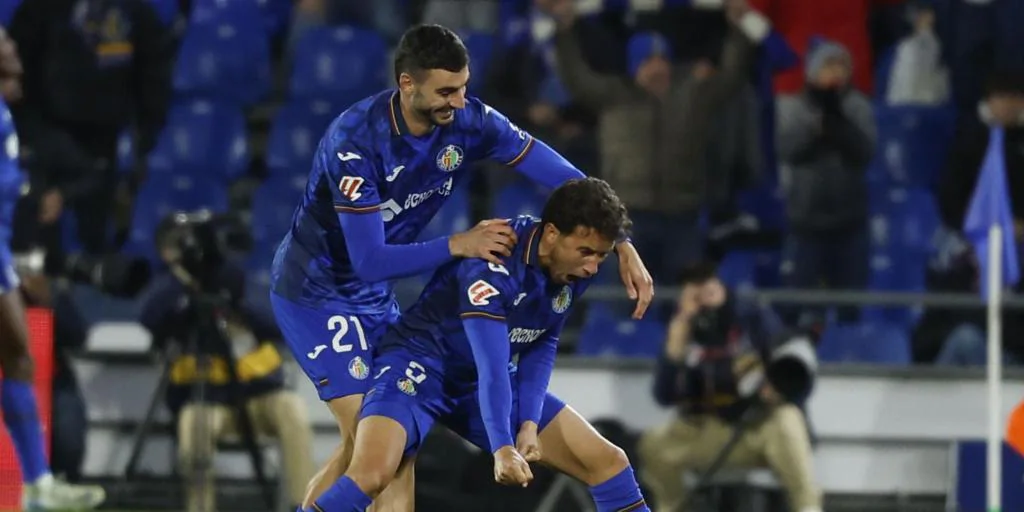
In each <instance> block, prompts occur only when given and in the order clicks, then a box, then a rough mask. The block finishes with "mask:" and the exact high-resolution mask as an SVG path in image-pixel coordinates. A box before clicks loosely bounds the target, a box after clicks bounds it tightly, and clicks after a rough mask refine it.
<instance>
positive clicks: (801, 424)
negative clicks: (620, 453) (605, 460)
mask: <svg viewBox="0 0 1024 512" xmlns="http://www.w3.org/2000/svg"><path fill="white" fill-rule="evenodd" d="M682 287H683V290H682V294H681V295H680V298H679V302H678V304H677V309H676V312H675V315H674V317H673V318H672V321H671V323H670V326H669V331H668V339H667V340H666V341H665V351H664V353H663V355H662V357H661V358H660V359H659V361H658V367H657V370H656V373H655V377H654V397H655V400H657V402H658V403H659V404H661V405H663V406H675V407H678V408H679V415H678V416H677V417H675V418H673V419H672V420H670V421H669V422H668V423H667V424H665V425H663V426H661V427H657V428H655V429H654V430H651V431H649V432H647V433H645V434H644V435H643V437H642V438H641V439H640V444H639V453H640V460H641V463H642V467H641V476H642V479H643V481H644V482H645V483H646V484H647V486H648V487H649V488H650V490H651V493H652V495H653V498H654V499H653V501H654V503H653V505H654V506H653V510H656V511H666V512H669V511H672V512H676V511H679V510H680V507H682V506H683V504H684V503H686V501H687V490H686V489H685V488H684V486H683V483H682V482H683V478H682V477H683V473H684V472H687V471H705V470H707V469H708V467H709V466H710V465H711V464H712V463H713V461H714V460H715V459H716V458H717V457H718V456H719V454H720V453H721V451H722V450H723V449H724V447H725V446H726V444H727V442H728V440H729V438H730V437H731V435H732V434H733V432H734V431H735V430H734V429H736V428H743V429H744V432H743V433H742V438H741V440H740V442H739V443H738V444H737V445H736V447H735V449H734V450H733V451H732V452H731V454H730V455H729V456H728V458H727V459H726V467H734V468H754V467H762V466H767V467H769V468H771V469H772V470H773V471H774V472H775V474H776V475H777V476H778V478H779V480H780V481H781V482H782V486H783V488H784V489H785V491H786V493H787V495H788V498H789V502H790V505H791V508H792V509H793V510H794V511H797V512H812V511H816V512H820V510H821V506H822V501H821V492H820V490H819V489H818V486H817V485H816V484H815V482H814V472H813V470H812V462H813V461H812V455H811V444H810V437H809V433H808V429H807V425H806V421H805V418H804V414H803V412H801V410H800V408H798V407H797V406H796V405H793V404H792V403H787V402H786V401H785V400H784V399H783V398H782V394H781V393H779V392H777V391H776V389H775V388H774V387H773V386H772V385H771V384H769V383H767V381H764V380H763V379H760V378H758V376H759V375H764V370H763V363H762V362H763V361H767V360H769V358H770V355H769V354H770V353H771V352H772V351H773V349H774V346H773V345H774V340H778V339H780V334H782V333H783V331H782V326H781V322H780V321H779V319H778V318H777V317H776V316H775V315H774V314H773V313H772V312H771V311H770V310H768V309H765V308H764V307H762V306H760V305H757V304H751V303H746V302H744V301H742V300H741V299H737V298H735V297H734V296H733V295H732V294H731V293H730V292H729V290H728V289H726V287H725V285H724V284H722V282H721V281H720V280H719V279H718V277H717V276H716V275H715V267H714V266H713V265H710V264H700V265H696V266H694V267H692V268H690V269H688V270H687V271H686V272H685V273H684V277H683V280H682ZM754 396H759V397H760V403H754V402H752V400H751V399H752V397H754ZM802 399H806V396H803V397H802ZM801 401H802V400H801ZM741 423H742V424H743V426H742V427H739V425H740V424H741Z"/></svg>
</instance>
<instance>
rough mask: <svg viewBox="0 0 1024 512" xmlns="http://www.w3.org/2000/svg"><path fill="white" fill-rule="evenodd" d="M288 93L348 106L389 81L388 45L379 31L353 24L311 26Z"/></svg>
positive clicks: (301, 43)
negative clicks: (352, 25) (323, 26)
mask: <svg viewBox="0 0 1024 512" xmlns="http://www.w3.org/2000/svg"><path fill="white" fill-rule="evenodd" d="M294 55H295V62H294V64H293V67H292V74H291V83H290V85H289V95H290V97H291V98H292V99H306V100H323V101H328V102H330V103H332V104H333V105H334V106H335V107H338V108H340V107H343V106H348V105H349V104H351V103H354V102H356V101H359V100H361V99H363V98H365V97H366V96H369V95H371V94H374V93H376V92H378V91H380V89H381V88H383V87H385V85H386V84H387V83H388V79H387V76H388V75H387V73H386V70H387V66H386V63H387V61H388V49H387V45H386V43H385V42H384V40H383V39H382V38H381V37H380V35H378V34H377V33H376V32H374V31H372V30H367V29H361V28H356V27H350V26H343V27H330V28H328V27H325V28H317V29H312V30H310V31H309V32H307V33H306V34H305V35H304V36H302V38H301V39H300V40H299V42H298V44H297V46H296V50H295V53H294Z"/></svg>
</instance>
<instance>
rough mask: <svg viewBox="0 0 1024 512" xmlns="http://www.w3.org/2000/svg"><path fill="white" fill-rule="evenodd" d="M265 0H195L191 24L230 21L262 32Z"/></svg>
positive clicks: (241, 26) (190, 18)
mask: <svg viewBox="0 0 1024 512" xmlns="http://www.w3.org/2000/svg"><path fill="white" fill-rule="evenodd" d="M262 3H263V0H193V1H192V10H191V12H190V13H189V20H188V21H189V24H190V25H200V24H218V23H225V22H226V23H230V24H232V25H235V26H237V27H238V28H241V29H244V30H246V31H248V32H252V33H257V34H260V33H262V32H261V31H260V29H262V28H263V23H264V21H263V11H262V9H261V4H262Z"/></svg>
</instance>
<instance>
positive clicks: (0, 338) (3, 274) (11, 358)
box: [0, 239, 31, 377]
mask: <svg viewBox="0 0 1024 512" xmlns="http://www.w3.org/2000/svg"><path fill="white" fill-rule="evenodd" d="M18 286H19V281H18V276H17V274H16V273H15V272H14V258H13V256H12V255H11V251H10V248H9V247H7V242H6V240H3V239H0V369H2V370H3V372H4V374H5V375H8V376H9V377H19V376H21V375H20V374H22V373H23V370H24V371H27V372H29V373H31V361H29V360H28V358H27V356H28V329H27V327H26V325H25V305H24V303H23V302H22V300H21V294H20V292H19V291H18ZM22 366H24V367H25V368H19V367H22Z"/></svg>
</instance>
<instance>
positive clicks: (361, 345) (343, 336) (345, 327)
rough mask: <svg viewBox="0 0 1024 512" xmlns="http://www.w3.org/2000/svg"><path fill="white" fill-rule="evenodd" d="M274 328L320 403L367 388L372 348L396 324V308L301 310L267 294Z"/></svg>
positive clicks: (360, 392)
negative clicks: (355, 311)
mask: <svg viewBox="0 0 1024 512" xmlns="http://www.w3.org/2000/svg"><path fill="white" fill-rule="evenodd" d="M270 305H271V307H272V308H273V309H274V318H275V319H277V326H278V327H279V328H280V329H281V334H282V335H284V339H285V342H286V343H287V344H288V348H289V349H291V352H292V355H293V356H295V360H296V361H297V362H298V363H299V366H301V367H302V371H304V372H306V376H307V377H309V380H310V381H312V382H313V385H314V386H316V390H317V393H318V394H319V395H320V399H321V400H323V401H327V400H333V399H335V398H341V397H345V396H349V395H361V394H364V393H366V391H367V390H368V389H369V388H370V384H371V383H372V379H370V370H371V367H370V364H371V363H372V362H373V347H374V345H375V344H376V343H377V340H379V339H380V338H381V336H383V335H384V333H385V332H386V331H387V328H388V326H390V325H391V324H393V323H395V322H396V321H398V317H399V309H398V304H397V303H395V302H392V304H391V307H390V308H388V310H387V311H385V312H382V313H375V314H365V313H364V314H358V315H355V314H351V313H349V312H347V311H345V307H344V306H343V305H326V306H322V307H319V308H312V307H308V306H301V305H299V304H296V303H294V302H291V301H289V300H286V299H283V298H281V297H280V296H278V295H277V294H275V293H273V292H271V294H270Z"/></svg>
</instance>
